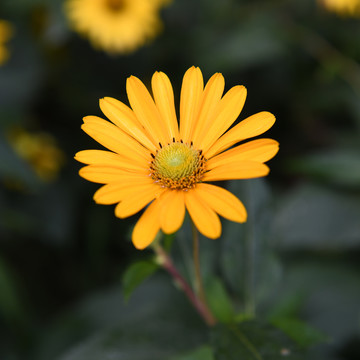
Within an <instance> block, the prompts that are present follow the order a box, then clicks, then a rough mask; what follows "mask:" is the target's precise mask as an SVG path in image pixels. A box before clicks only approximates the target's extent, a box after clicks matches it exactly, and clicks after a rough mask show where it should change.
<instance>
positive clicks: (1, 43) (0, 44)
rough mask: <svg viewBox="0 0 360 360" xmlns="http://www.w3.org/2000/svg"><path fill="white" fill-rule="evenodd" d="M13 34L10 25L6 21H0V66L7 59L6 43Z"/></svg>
mask: <svg viewBox="0 0 360 360" xmlns="http://www.w3.org/2000/svg"><path fill="white" fill-rule="evenodd" d="M12 33H13V29H12V26H11V24H10V23H9V22H8V21H5V20H0V65H2V64H4V63H5V62H6V61H7V59H8V58H9V51H8V49H7V48H6V43H7V42H8V41H9V39H10V38H11V36H12Z"/></svg>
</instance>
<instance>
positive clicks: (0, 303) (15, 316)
mask: <svg viewBox="0 0 360 360" xmlns="http://www.w3.org/2000/svg"><path fill="white" fill-rule="evenodd" d="M0 314H1V317H2V318H4V319H6V320H7V321H8V322H9V323H10V324H11V325H13V326H14V325H15V326H18V325H19V324H23V322H24V320H25V319H24V316H25V312H24V308H23V306H22V304H21V302H20V301H19V296H18V291H17V287H16V283H15V280H14V278H13V276H12V273H11V271H10V269H9V268H8V266H7V264H6V263H5V262H4V261H3V259H2V258H0Z"/></svg>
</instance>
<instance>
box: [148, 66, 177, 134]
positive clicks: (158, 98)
mask: <svg viewBox="0 0 360 360" xmlns="http://www.w3.org/2000/svg"><path fill="white" fill-rule="evenodd" d="M151 85H152V91H153V96H154V99H155V104H156V106H157V108H158V110H159V113H160V115H161V116H162V119H163V123H164V125H165V126H166V128H167V130H168V135H169V137H170V139H172V138H175V140H179V125H178V122H177V119H176V112H175V103H174V91H173V88H172V86H171V82H170V80H169V78H168V77H167V76H166V74H164V73H163V72H158V71H157V72H155V73H154V75H153V77H152V80H151Z"/></svg>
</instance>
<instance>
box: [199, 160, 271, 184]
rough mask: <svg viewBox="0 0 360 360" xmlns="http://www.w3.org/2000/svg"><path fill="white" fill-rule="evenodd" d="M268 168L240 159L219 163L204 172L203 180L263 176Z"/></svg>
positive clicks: (267, 171)
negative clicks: (234, 161) (233, 161)
mask: <svg viewBox="0 0 360 360" xmlns="http://www.w3.org/2000/svg"><path fill="white" fill-rule="evenodd" d="M269 171H270V169H269V167H268V166H266V165H265V164H262V163H259V162H256V161H241V162H237V163H228V164H224V165H220V166H218V167H216V168H215V169H212V170H210V171H208V172H207V173H205V175H204V177H203V178H202V180H203V181H220V180H231V179H252V178H256V177H261V176H265V175H267V174H268V173H269Z"/></svg>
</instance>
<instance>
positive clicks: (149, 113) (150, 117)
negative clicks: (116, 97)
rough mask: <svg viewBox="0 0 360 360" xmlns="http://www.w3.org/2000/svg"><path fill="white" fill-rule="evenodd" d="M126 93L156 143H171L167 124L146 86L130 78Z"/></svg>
mask: <svg viewBox="0 0 360 360" xmlns="http://www.w3.org/2000/svg"><path fill="white" fill-rule="evenodd" d="M126 91H127V94H128V98H129V102H130V105H131V107H132V109H133V111H134V113H135V115H136V117H137V119H138V120H139V121H140V123H141V124H142V125H143V126H144V128H145V129H146V131H147V133H148V134H149V136H151V137H152V139H153V141H154V143H158V142H161V143H162V144H166V143H168V142H170V140H171V139H170V138H169V135H168V132H167V129H166V127H165V124H164V123H163V122H162V118H161V115H160V113H159V111H158V109H157V107H156V105H155V103H154V100H153V99H152V97H151V95H150V94H149V92H148V90H147V89H146V87H145V85H144V84H143V83H142V82H141V81H140V80H139V79H138V78H137V77H135V76H130V77H129V78H128V79H127V81H126Z"/></svg>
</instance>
